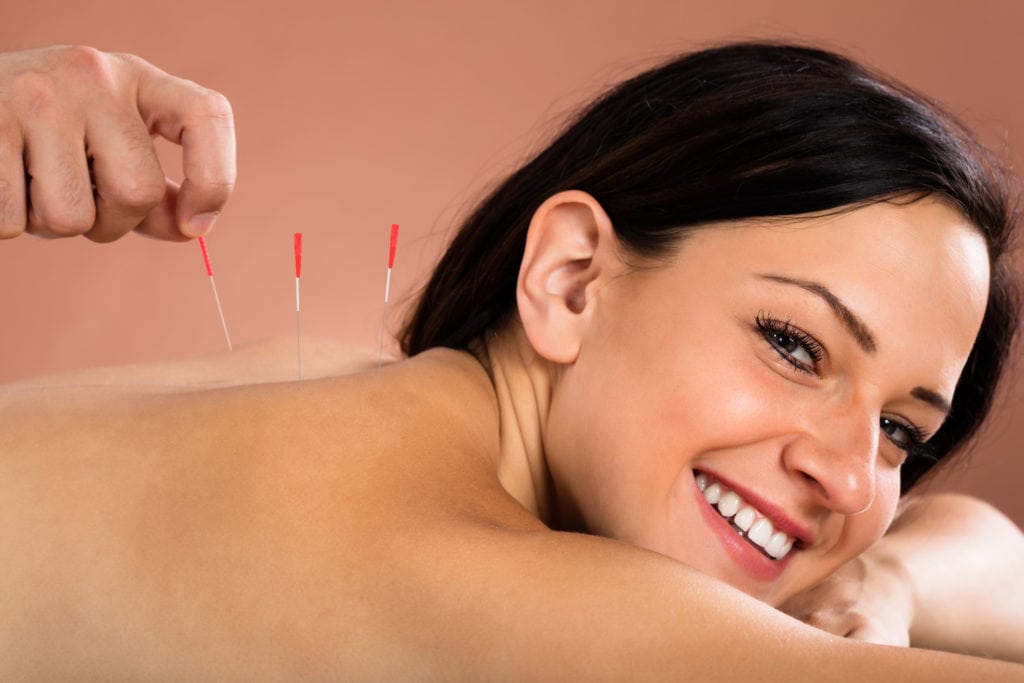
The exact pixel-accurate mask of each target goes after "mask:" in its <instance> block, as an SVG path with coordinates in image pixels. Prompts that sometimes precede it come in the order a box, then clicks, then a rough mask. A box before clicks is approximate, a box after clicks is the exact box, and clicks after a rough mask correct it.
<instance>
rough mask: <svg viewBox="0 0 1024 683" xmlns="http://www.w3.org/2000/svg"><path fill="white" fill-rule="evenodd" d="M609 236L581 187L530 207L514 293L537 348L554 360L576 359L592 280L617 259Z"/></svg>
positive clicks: (592, 296)
mask: <svg viewBox="0 0 1024 683" xmlns="http://www.w3.org/2000/svg"><path fill="white" fill-rule="evenodd" d="M615 242H616V240H615V232H614V229H613V228H612V224H611V220H610V219H609V218H608V215H607V214H606V213H605V212H604V209H603V208H601V205H600V204H598V202H597V200H595V199H594V198H593V197H591V196H590V195H589V194H587V193H585V192H580V191H578V190H570V191H567V192H560V193H558V194H556V195H554V196H552V197H550V198H549V199H548V200H547V201H546V202H544V204H542V205H541V206H540V208H538V209H537V211H536V213H534V215H533V219H532V220H531V221H530V228H529V232H528V233H527V237H526V249H525V250H524V253H523V262H522V265H521V266H520V269H519V282H518V285H517V288H516V299H517V303H518V306H519V317H520V320H521V321H522V324H523V329H524V330H525V332H526V336H527V338H528V339H529V340H530V343H531V344H532V345H533V348H534V350H535V351H536V352H537V353H538V354H540V355H541V356H543V357H545V358H547V359H548V360H551V361H554V362H557V363H572V362H573V361H575V360H576V356H577V354H578V353H579V349H580V344H581V342H582V338H583V332H584V331H585V327H586V324H587V322H588V321H589V320H590V318H591V316H592V313H593V309H594V307H595V306H596V292H597V290H598V287H596V286H595V285H596V284H597V283H598V282H599V281H601V280H602V278H606V277H607V276H608V275H609V273H610V270H611V269H612V268H613V267H614V263H615V262H616V261H617V258H616V257H615V255H616V253H617V251H616V245H615Z"/></svg>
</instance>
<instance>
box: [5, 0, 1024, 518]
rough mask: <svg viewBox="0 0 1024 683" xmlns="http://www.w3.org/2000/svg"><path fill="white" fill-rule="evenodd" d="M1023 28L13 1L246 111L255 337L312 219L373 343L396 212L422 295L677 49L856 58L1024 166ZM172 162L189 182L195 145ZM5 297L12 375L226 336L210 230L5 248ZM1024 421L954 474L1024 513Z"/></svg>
mask: <svg viewBox="0 0 1024 683" xmlns="http://www.w3.org/2000/svg"><path fill="white" fill-rule="evenodd" d="M1022 26H1024V3H1022V2H1018V1H1016V0H1002V1H996V0H973V1H970V2H968V1H967V0H963V1H956V0H912V1H901V0H859V1H858V2H829V1H827V0H775V1H771V0H745V1H741V0H715V1H704V0H700V1H698V0H690V1H686V0H657V1H656V0H585V1H584V0H579V1H571V2H569V1H566V2H558V1H557V0H542V1H541V0H517V1H516V2H505V3H490V2H469V1H465V2H455V1H452V0H448V1H439V0H433V1H431V2H412V1H406V2H382V1H377V2H345V1H344V0H340V1H339V0H334V1H326V0H321V1H304V0H291V1H290V2H265V1H264V0H250V1H247V2H241V1H238V2H218V1H217V0H178V2H174V3H168V2H153V1H150V0H131V1H130V2H129V1H125V2H114V1H105V2H104V1H99V0H93V1H90V0H31V1H30V2H12V1H11V0H0V50H4V51H6V50H15V49H20V48H26V47H35V46H42V45H48V44H54V43H77V44H87V45H93V46H95V47H99V48H101V49H104V50H112V51H123V52H131V53H135V54H138V55H140V56H142V57H144V58H146V59H148V60H149V61H151V62H153V63H154V64H156V65H158V66H159V67H161V68H163V69H164V70H166V71H169V72H171V73H174V74H177V75H180V76H184V77H186V78H190V79H192V80H195V81H198V82H200V83H202V84H204V85H206V86H208V87H211V88H214V89H216V90H219V91H221V92H223V93H224V94H225V95H227V96H228V98H229V99H230V100H231V102H232V104H233V107H234V111H235V116H236V121H237V130H238V141H239V142H238V144H239V147H238V164H239V165H238V168H239V171H238V186H237V190H236V192H235V194H234V196H233V198H232V200H231V202H230V204H229V206H228V208H227V210H226V211H225V213H224V214H223V216H222V217H221V219H220V221H219V223H218V225H217V227H216V229H215V231H214V233H213V234H212V235H211V237H210V238H209V245H210V250H211V255H212V257H213V263H214V267H215V269H216V277H217V284H218V287H219V290H220V296H221V300H222V302H223V304H224V312H225V315H226V316H227V320H228V325H229V327H230V330H231V334H232V336H233V339H234V341H235V342H236V343H244V342H246V341H253V340H257V339H261V338H264V337H268V336H277V335H289V334H294V326H295V311H294V274H293V254H292V233H293V232H296V231H301V232H302V233H303V235H304V245H305V250H304V263H303V277H302V291H303V313H302V316H303V318H302V320H303V323H302V324H303V333H304V334H308V335H316V336H321V337H330V338H334V339H338V340H341V341H343V342H346V343H351V344H355V345H358V346H365V347H371V348H375V347H376V344H377V340H378V337H377V334H378V329H379V325H380V322H381V312H382V311H381V304H382V296H383V288H384V275H385V268H386V259H387V247H388V232H389V228H390V225H391V223H393V222H395V223H400V224H401V226H402V232H401V239H400V242H399V250H398V257H397V261H396V265H395V272H394V280H393V282H392V294H393V297H392V299H393V303H395V299H396V298H397V299H398V300H399V301H398V302H397V303H398V304H400V303H401V301H402V300H406V301H407V300H408V298H409V297H411V296H412V295H413V294H414V293H415V291H416V288H417V287H418V286H419V285H420V284H422V282H423V280H424V277H425V274H426V273H427V272H428V270H429V268H430V266H431V265H432V263H433V262H434V260H435V259H436V258H437V256H438V254H439V252H440V250H441V248H442V247H443V245H444V244H445V241H446V239H447V238H448V237H449V236H450V235H451V234H452V230H453V228H454V226H455V224H456V222H457V220H458V218H459V217H460V216H462V215H464V214H465V213H466V211H467V210H468V209H469V207H471V206H472V204H473V202H474V201H475V200H477V199H479V198H480V197H481V196H482V195H483V194H484V192H485V191H486V190H487V189H488V188H489V187H491V186H492V185H493V183H495V181H496V180H497V179H499V178H501V177H502V176H503V175H504V174H505V173H507V172H508V171H509V170H511V169H512V168H513V167H514V166H515V165H516V164H517V163H518V162H520V161H522V160H523V159H524V158H525V157H526V156H527V155H528V153H529V152H530V151H531V150H535V149H537V148H538V146H539V145H541V144H543V142H544V141H545V140H546V139H548V137H549V136H550V135H551V134H553V132H554V131H555V130H556V129H557V127H558V125H559V124H560V122H561V121H562V120H563V118H564V117H565V115H567V114H568V113H569V112H571V111H572V110H573V108H574V107H575V106H577V105H578V104H580V103H582V102H584V101H586V100H588V99H589V98H591V97H592V96H593V95H595V94H596V93H597V92H599V91H600V90H601V89H602V88H604V87H606V86H607V85H609V84H611V83H614V82H616V81H618V80H621V79H622V78H624V77H626V76H629V75H631V74H634V73H636V72H637V71H639V70H641V69H643V68H645V67H647V66H651V65H653V64H654V63H656V62H657V61H659V60H660V59H661V58H663V57H665V56H667V55H670V54H673V53H676V52H679V51H684V50H690V49H694V48H697V47H701V46H705V45H709V44H712V43H715V42H720V41H723V40H733V39H744V38H775V39H788V40H798V41H804V42H811V43H814V44H817V45H821V46H825V47H830V48H834V49H838V50H841V51H844V52H846V53H848V54H850V55H852V56H854V57H855V58H858V59H860V60H862V61H864V62H867V63H868V64H870V65H873V66H875V67H877V68H880V69H882V70H883V71H885V72H888V73H889V74H891V75H893V76H895V77H897V78H899V79H901V80H904V81H906V82H908V83H910V84H912V85H913V86H914V87H916V88H918V89H919V90H922V91H923V92H925V93H927V94H929V95H931V96H932V97H934V98H936V99H938V100H939V101H941V102H943V103H944V104H945V105H946V106H947V107H948V108H949V109H951V110H952V111H953V112H954V113H955V114H957V115H959V116H960V117H961V118H962V119H964V120H965V121H966V122H967V123H968V124H969V125H970V126H971V127H973V128H974V129H975V130H976V131H977V132H978V133H979V135H980V136H981V137H982V139H983V140H984V141H985V142H986V143H988V144H989V145H990V146H992V147H993V148H994V149H995V151H996V153H997V155H998V156H999V158H1000V159H1001V160H1002V161H1003V162H1004V163H1006V164H1007V165H1012V166H1016V167H1018V168H1019V167H1020V165H1021V164H1020V160H1021V158H1022V156H1021V155H1022V154H1024V140H1021V136H1022V133H1024V88H1022V87H1021V78H1020V70H1021V67H1022V66H1024V41H1022V40H1020V37H1019V33H1020V29H1021V27H1022ZM161 157H162V159H163V160H164V162H165V164H166V166H167V168H168V172H169V174H170V175H172V176H175V175H177V176H180V161H179V160H178V157H177V150H176V149H175V148H173V147H172V146H171V145H168V144H163V145H161ZM0 292H3V295H2V307H0V329H2V342H0V343H2V354H0V382H2V381H7V380H14V379H18V378H22V377H27V376H31V375H38V374H42V373H51V372H57V371H61V370H67V369H73V368H79V367H85V366H92V365H104V364H121V363H129V362H139V361H150V360H163V359H171V358H179V357H183V356H190V355H197V354H201V353H205V352H210V351H214V350H217V349H220V348H222V347H223V346H224V340H223V336H222V333H221V329H220V323H219V321H218V319H217V313H216V309H215V307H214V304H213V299H212V296H211V293H210V287H209V284H208V281H207V277H206V274H205V271H204V270H203V264H202V260H201V257H200V253H199V248H198V246H197V245H196V244H195V243H185V244H167V243H159V242H155V241H152V240H147V239H144V238H141V237H138V236H134V235H133V236H129V237H127V238H125V239H123V240H121V241H119V242H117V243H114V244H111V245H96V244H93V243H91V242H88V241H87V240H85V239H82V238H78V239H71V240H62V241H43V240H38V239H35V238H30V237H22V238H19V239H15V240H12V241H7V242H3V243H0ZM894 296H898V292H894ZM400 308H401V307H400V305H399V306H394V307H393V308H392V310H391V311H390V312H389V318H388V319H389V321H392V322H397V320H398V319H399V317H400ZM396 327H397V325H396V324H392V325H389V328H390V329H391V330H392V331H393V330H394V329H396ZM922 343H933V342H930V341H928V340H925V341H923V342H922ZM1016 365H1017V366H1020V365H1021V363H1020V362H1019V359H1017V361H1016ZM1022 418H1024V386H1022V382H1021V369H1019V368H1018V370H1017V372H1016V373H1015V374H1014V376H1013V377H1012V378H1011V382H1010V383H1009V384H1008V390H1007V391H1006V392H1005V393H1004V395H1003V396H1002V398H1001V401H1000V405H999V411H998V414H997V415H996V418H995V419H994V420H993V421H992V422H991V423H990V425H989V427H988V428H987V430H986V431H985V433H984V435H983V438H982V440H981V441H980V443H979V444H978V446H977V447H976V448H975V449H974V451H973V453H972V454H971V455H970V457H969V458H968V459H966V460H964V461H963V462H962V463H961V464H960V465H959V466H957V467H954V468H952V470H951V471H950V473H949V474H948V475H947V478H946V480H945V481H944V482H941V485H944V486H947V487H951V488H956V489H959V490H964V491H968V492H972V493H975V494H977V495H979V496H982V497H984V498H987V499H989V500H991V501H994V502H995V503H996V504H997V505H998V506H1000V507H1001V508H1002V509H1004V510H1005V511H1007V512H1008V513H1009V514H1010V515H1011V516H1012V517H1013V518H1014V519H1015V521H1016V522H1017V523H1018V524H1019V525H1020V524H1022V523H1024V497H1022V496H1021V495H1020V494H1019V491H1018V486H1019V484H1020V483H1021V479H1022V476H1021V475H1022V474H1024V457H1022V453H1021V450H1022V449H1021V445H1020V444H1021V443H1022V441H1024V419H1022Z"/></svg>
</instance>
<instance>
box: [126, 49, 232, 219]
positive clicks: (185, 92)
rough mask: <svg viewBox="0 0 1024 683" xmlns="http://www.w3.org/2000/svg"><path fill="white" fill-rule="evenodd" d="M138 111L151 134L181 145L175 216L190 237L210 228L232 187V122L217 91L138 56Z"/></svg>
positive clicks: (228, 106)
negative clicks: (178, 189) (178, 187)
mask: <svg viewBox="0 0 1024 683" xmlns="http://www.w3.org/2000/svg"><path fill="white" fill-rule="evenodd" d="M124 59H125V60H126V61H128V62H130V63H132V64H133V65H134V66H135V68H137V69H138V70H139V80H138V95H137V101H138V107H139V113H140V114H141V116H142V118H143V120H144V121H145V123H146V127H147V128H148V129H149V131H150V133H156V134H158V135H160V136H161V137H163V138H166V139H167V140H170V141H171V142H174V143H176V144H179V145H181V146H182V161H183V164H182V166H183V169H184V172H185V178H184V181H183V182H182V184H181V191H180V193H179V194H178V201H177V206H176V208H175V215H174V220H175V223H176V225H177V227H178V230H179V231H180V232H181V233H182V234H183V235H186V236H188V237H198V236H199V235H204V234H206V233H207V232H208V231H209V228H210V226H211V225H212V224H213V220H214V219H215V218H216V216H217V214H218V213H220V211H221V209H222V208H223V207H224V204H225V203H226V202H227V200H228V197H229V196H230V195H231V191H232V190H233V189H234V186H235V177H236V169H235V123H234V115H233V114H232V111H231V104H230V103H229V102H228V100H227V98H226V97H224V96H223V95H221V94H220V93H218V92H216V91H214V90H210V89H209V88H204V87H202V86H200V85H198V84H196V83H193V82H192V81H188V80H185V79H183V78H178V77H177V76H171V75H170V74H168V73H166V72H164V71H161V70H160V69H158V68H156V67H155V66H153V65H152V64H150V63H149V62H146V61H145V60H143V59H140V58H138V57H134V56H129V55H126V56H124Z"/></svg>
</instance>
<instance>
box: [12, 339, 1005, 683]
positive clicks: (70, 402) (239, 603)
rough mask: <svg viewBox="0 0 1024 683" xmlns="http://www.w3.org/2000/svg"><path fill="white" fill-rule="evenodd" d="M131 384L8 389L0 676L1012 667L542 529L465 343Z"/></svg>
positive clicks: (769, 676) (116, 380) (419, 675)
mask: <svg viewBox="0 0 1024 683" xmlns="http://www.w3.org/2000/svg"><path fill="white" fill-rule="evenodd" d="M215 365H216V364H215ZM165 370H166V368H165ZM130 374H131V376H132V377H133V378H135V380H139V379H140V378H141V377H143V375H140V374H139V372H138V371H137V370H136V371H133V372H132V373H130ZM158 374H159V373H158ZM175 374H178V375H179V376H180V375H181V373H180V372H177V373H175V372H171V375H175ZM271 374H272V373H271ZM269 378H270V377H269V375H265V376H261V377H260V380H261V381H263V380H266V379H269ZM123 379H124V377H123V376H120V375H119V374H118V373H115V374H109V373H100V374H98V375H96V374H93V375H90V376H81V375H80V376H78V377H77V380H78V381H82V382H85V383H86V384H87V385H88V386H86V387H82V388H75V387H66V386H58V384H59V382H43V383H36V384H22V385H20V386H15V387H11V388H8V389H7V390H5V391H4V392H3V393H2V394H0V557H2V558H3V561H2V562H0V674H2V676H0V677H3V678H5V679H11V678H13V679H26V678H33V679H47V680H50V679H69V678H74V679H79V680H81V679H92V678H97V679H111V678H113V679H121V680H124V679H142V680H182V679H209V678H217V679H222V680H236V679H237V680H252V679H254V678H258V679H260V680H290V679H296V678H302V677H307V678H314V679H332V680H336V679H339V678H344V679H374V680H391V679H401V680H410V679H435V680H436V679H438V678H463V677H466V678H471V679H479V678H480V677H484V676H487V675H493V674H494V673H495V672H499V671H500V672H502V673H503V675H507V676H509V677H511V678H528V679H531V680H540V679H545V678H550V679H555V680H559V679H562V680H564V679H565V678H567V677H570V678H579V677H586V678H593V677H602V676H603V677H619V678H621V677H624V676H627V675H628V676H631V677H640V678H670V679H678V678H679V677H680V676H681V675H687V676H691V677H695V678H701V677H708V676H714V675H717V674H718V673H719V672H720V665H719V662H721V661H723V660H724V658H726V657H732V656H733V654H734V650H735V643H736V642H737V640H739V641H740V642H747V643H748V647H747V651H749V652H754V653H756V656H753V657H751V659H750V660H749V661H742V662H739V663H735V664H734V665H733V666H734V667H736V668H738V669H739V670H740V672H741V673H744V674H745V675H748V676H750V677H756V678H758V679H760V680H776V679H785V678H788V677H789V676H790V675H791V673H792V670H791V669H789V668H787V667H779V666H778V664H779V662H780V661H783V660H785V659H787V658H792V657H794V652H797V653H799V654H798V655H796V656H798V657H799V658H801V661H802V663H803V664H804V665H807V666H809V667H810V666H816V667H819V669H816V670H822V671H824V672H825V674H823V675H822V676H821V677H822V679H823V680H829V679H830V678H831V679H834V680H845V679H846V678H848V677H850V676H854V677H865V676H866V677H869V678H870V677H876V678H878V677H885V676H888V675H891V674H894V673H897V674H899V675H901V676H903V677H904V679H905V680H931V679H932V678H933V677H934V676H935V675H936V674H937V673H939V672H941V673H947V674H948V673H949V672H950V671H953V672H956V671H961V670H962V671H964V672H971V673H972V674H975V673H979V672H981V673H983V674H984V675H988V676H998V675H1002V676H1004V677H1006V678H1007V679H1008V680H1009V679H1011V678H1012V677H1013V676H1015V675H1019V669H1017V668H1016V667H1013V666H1011V665H1004V664H1000V663H986V662H980V661H977V660H968V659H964V658H959V657H956V656H953V655H940V654H934V653H932V654H927V655H926V654H922V653H921V652H918V651H913V650H895V649H891V648H877V647H873V646H868V645H863V644H857V643H852V642H848V641H842V640H841V639H837V638H835V637H833V636H829V635H827V634H824V633H822V632H819V631H816V630H814V629H812V628H810V627H808V626H805V625H803V624H800V623H798V622H796V621H794V620H792V619H790V618H788V617H784V616H783V615H781V614H779V613H778V612H776V611H775V610H773V609H771V608H769V607H767V606H765V605H763V604H761V603H758V602H756V601H754V600H752V599H750V598H748V597H747V596H745V595H742V594H740V593H738V592H737V591H735V590H733V589H731V588H729V587H728V586H724V585H723V584H720V583H718V582H716V581H714V580H711V579H708V578H707V577H704V576H702V575H700V574H697V573H696V572H693V571H692V570H689V569H688V568H687V567H685V566H683V565H680V564H679V563H677V562H674V561H672V560H669V559H667V558H664V557H661V556H659V555H656V554H654V553H650V552H647V551H643V550H640V549H637V548H633V547H630V546H626V545H624V544H621V543H617V542H615V541H611V540H608V539H601V538H593V537H587V536H583V535H579V534H566V533H558V532H553V531H550V530H548V529H547V528H546V527H545V526H544V525H543V524H542V523H541V522H540V521H539V520H537V519H536V518H535V517H533V516H532V515H531V514H529V513H528V512H527V511H526V509H525V508H523V507H522V506H520V505H519V504H518V503H517V502H516V500H515V499H514V498H513V497H512V496H510V495H509V494H508V493H506V492H505V490H504V489H502V487H501V485H500V484H499V480H498V476H497V467H498V459H499V452H498V451H499V421H498V409H497V405H496V402H495V397H494V393H493V391H492V387H491V385H490V382H489V380H488V378H487V375H486V373H485V372H484V371H483V369H482V368H481V367H480V366H479V365H478V364H477V363H476V361H475V360H474V359H473V358H472V357H470V356H469V355H468V354H464V353H459V352H454V351H448V350H434V351H431V352H428V353H426V354H423V355H421V356H418V357H417V358H415V359H412V360H409V361H403V362H401V363H396V364H394V365H391V366H389V367H387V368H385V370H384V372H383V373H382V376H381V377H380V378H378V377H377V375H376V372H375V368H373V369H371V370H370V371H369V372H364V373H361V374H354V375H349V376H343V377H334V378H324V379H319V380H315V381H304V382H303V383H302V384H301V386H300V385H296V384H293V383H282V384H274V383H267V384H257V385H243V386H236V387H231V386H220V387H219V388H206V389H194V388H189V387H183V386H176V387H161V386H159V385H160V382H159V381H136V382H134V384H135V386H126V385H124V384H122V383H120V382H121V380H123ZM148 379H149V380H159V379H160V377H155V376H150V377H148ZM193 379H194V378H193ZM212 383H213V384H217V385H227V384H230V381H227V380H226V379H224V378H221V379H218V380H216V381H215V382H212ZM838 644H842V647H841V648H837V645H838ZM797 646H799V647H797ZM794 648H796V649H795V650H794ZM866 655H870V656H866ZM825 662H828V663H829V665H830V667H831V668H830V669H827V670H824V669H820V666H821V665H822V664H823V663H825ZM957 667H960V668H959V669H958V668H957ZM828 672H832V674H834V675H833V676H830V675H827V674H828ZM911 672H912V673H913V674H914V675H916V676H917V677H918V678H914V677H913V676H910V673H911ZM908 676H909V677H908Z"/></svg>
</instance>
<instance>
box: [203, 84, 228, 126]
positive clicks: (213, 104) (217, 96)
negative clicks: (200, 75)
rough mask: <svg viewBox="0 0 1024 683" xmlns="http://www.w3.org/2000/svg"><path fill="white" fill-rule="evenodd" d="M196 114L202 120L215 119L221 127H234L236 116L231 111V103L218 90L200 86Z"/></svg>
mask: <svg viewBox="0 0 1024 683" xmlns="http://www.w3.org/2000/svg"><path fill="white" fill-rule="evenodd" d="M196 113H197V115H198V116H201V117H202V118H205V119H214V120H216V121H218V122H219V123H220V124H221V125H230V126H232V127H233V126H234V120H235V116H234V112H232V110H231V102H230V101H228V98H227V97H225V96H224V95H222V94H221V93H219V92H217V91H216V90H210V89H209V88H203V87H202V86H199V93H198V95H197V103H196Z"/></svg>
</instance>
